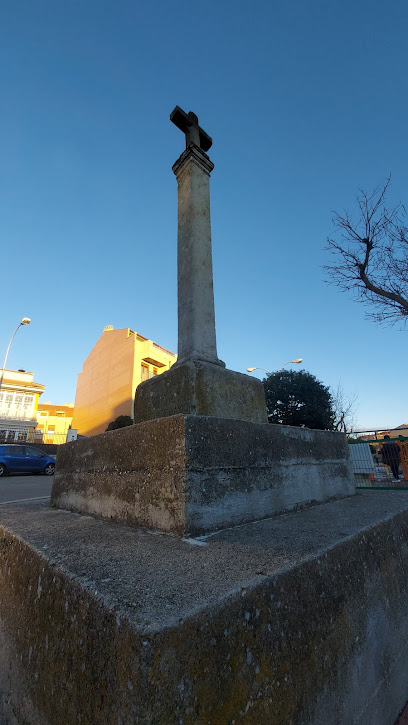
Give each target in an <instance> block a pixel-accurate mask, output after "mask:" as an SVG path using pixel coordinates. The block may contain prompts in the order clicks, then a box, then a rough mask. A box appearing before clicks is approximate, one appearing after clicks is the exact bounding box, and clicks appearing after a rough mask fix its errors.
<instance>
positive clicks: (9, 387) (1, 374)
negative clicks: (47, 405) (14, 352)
mask: <svg viewBox="0 0 408 725" xmlns="http://www.w3.org/2000/svg"><path fill="white" fill-rule="evenodd" d="M44 390H45V385H40V384H39V383H35V382H34V373H27V372H26V371H25V370H2V369H1V368H0V443H4V442H6V441H7V442H14V441H27V440H28V441H30V440H32V439H33V433H34V429H35V428H36V426H37V418H36V412H37V406H38V399H39V397H40V395H41V394H42V393H43V392H44Z"/></svg>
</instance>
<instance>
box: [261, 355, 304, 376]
mask: <svg viewBox="0 0 408 725" xmlns="http://www.w3.org/2000/svg"><path fill="white" fill-rule="evenodd" d="M301 362H303V358H302V357H297V358H296V359H295V360H288V362H286V363H285V364H284V365H282V366H281V367H280V368H278V370H275V372H276V373H280V371H281V370H283V368H284V367H285V366H286V365H290V364H291V363H295V364H296V365H299V364H300V363H301ZM254 370H265V372H266V374H267V375H272V373H270V372H269V370H266V368H247V373H253V372H254Z"/></svg>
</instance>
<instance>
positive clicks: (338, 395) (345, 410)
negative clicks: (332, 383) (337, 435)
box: [331, 383, 358, 433]
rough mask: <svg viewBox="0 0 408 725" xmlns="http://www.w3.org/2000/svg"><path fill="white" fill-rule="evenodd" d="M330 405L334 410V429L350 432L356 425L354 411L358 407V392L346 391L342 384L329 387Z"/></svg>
mask: <svg viewBox="0 0 408 725" xmlns="http://www.w3.org/2000/svg"><path fill="white" fill-rule="evenodd" d="M331 397H332V405H333V410H334V414H335V417H334V430H338V431H341V432H342V433H350V431H352V430H354V429H355V427H356V413H357V408H358V403H357V399H358V394H357V392H354V393H346V392H345V390H344V388H343V386H342V384H341V383H338V385H337V388H332V389H331Z"/></svg>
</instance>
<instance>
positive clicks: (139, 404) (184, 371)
mask: <svg viewBox="0 0 408 725" xmlns="http://www.w3.org/2000/svg"><path fill="white" fill-rule="evenodd" d="M180 414H181V415H204V416H214V417H217V418H231V419H232V420H246V421H250V422H251V423H267V422H268V417H267V412H266V403H265V393H264V389H263V385H262V383H261V381H260V380H257V379H256V378H251V377H250V376H249V375H243V374H242V373H236V372H234V371H232V370H226V369H225V368H223V367H221V366H220V365H213V364H212V363H205V362H203V361H201V360H189V361H188V362H184V363H182V364H179V363H178V362H177V363H176V364H175V365H173V367H172V368H171V370H168V371H167V372H165V373H162V374H161V375H157V376H156V377H153V378H151V379H150V380H146V381H145V382H143V383H141V385H138V387H137V389H136V395H135V405H134V419H135V422H136V423H141V422H143V421H146V420H154V419H155V418H166V417H167V416H172V415H180Z"/></svg>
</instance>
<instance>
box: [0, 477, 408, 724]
mask: <svg viewBox="0 0 408 725" xmlns="http://www.w3.org/2000/svg"><path fill="white" fill-rule="evenodd" d="M194 543H195V544H200V545H199V546H198V545H194ZM407 551H408V492H406V491H369V492H362V493H361V494H358V495H356V496H353V497H352V498H348V499H343V500H341V501H335V502H332V503H327V504H323V505H320V506H316V507H313V508H309V509H307V510H304V511H298V512H296V513H289V514H287V515H285V516H279V517H276V518H274V519H268V520H266V521H261V522H258V523H254V524H248V525H246V526H241V527H237V528H235V529H229V530H227V531H223V532H220V533H218V534H214V535H212V536H210V537H208V538H207V539H206V540H205V541H198V542H192V541H183V540H180V539H176V538H174V537H168V536H157V535H152V534H151V533H149V532H146V531H143V530H141V529H139V528H137V527H132V526H125V525H123V524H118V523H116V522H111V521H106V520H103V519H97V518H93V517H90V516H81V515H78V514H73V513H69V512H65V511H56V510H53V509H50V508H49V507H48V506H47V504H46V503H45V502H43V501H41V502H39V501H30V502H26V503H21V504H19V505H16V504H8V505H3V506H1V507H0V652H1V657H0V722H1V723H4V725H6V724H7V725H22V724H23V723H24V725H78V723H82V724H83V725H135V723H140V725H142V723H143V725H180V723H183V725H210V724H211V725H231V724H232V723H234V722H235V723H237V724H238V723H240V724H241V723H242V725H272V724H273V725H289V723H293V725H295V724H296V725H300V724H301V725H334V724H335V725H351V724H352V723H353V725H394V723H395V721H396V720H397V717H398V713H399V712H400V711H401V710H402V708H403V707H404V705H405V703H406V702H407V700H408V685H407V677H406V649H407V641H408V609H407V599H408V555H407Z"/></svg>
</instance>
